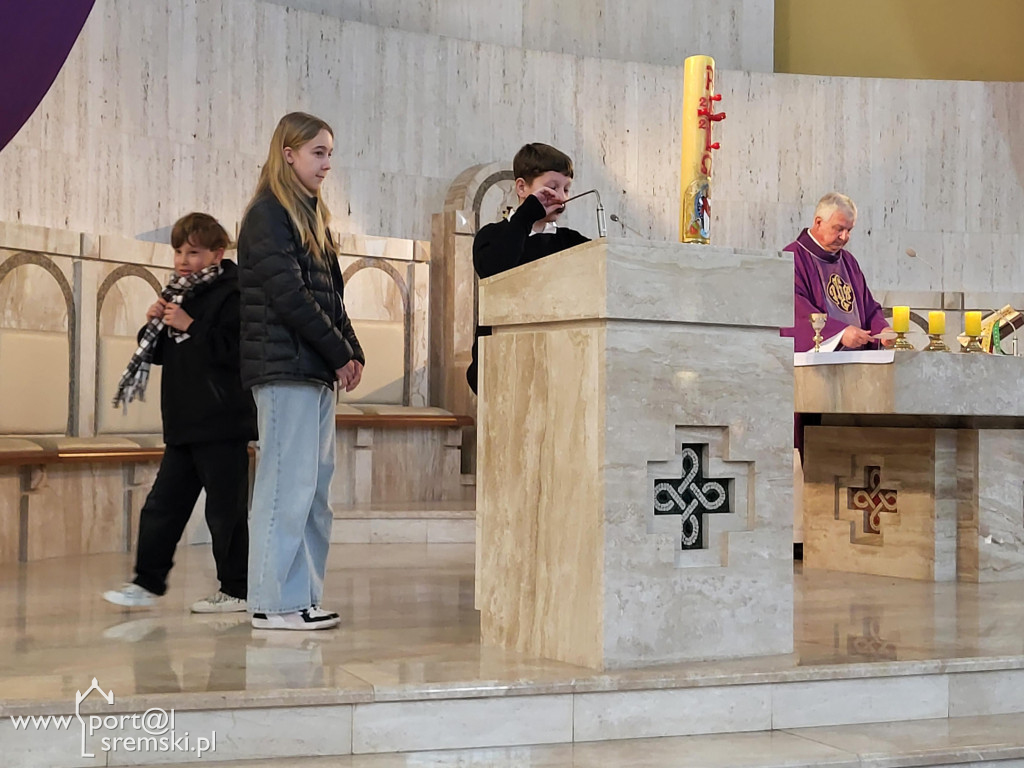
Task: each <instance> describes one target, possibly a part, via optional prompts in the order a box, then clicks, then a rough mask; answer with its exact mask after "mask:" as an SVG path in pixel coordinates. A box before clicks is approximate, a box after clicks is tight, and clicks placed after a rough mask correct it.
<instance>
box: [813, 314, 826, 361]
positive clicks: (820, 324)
mask: <svg viewBox="0 0 1024 768" xmlns="http://www.w3.org/2000/svg"><path fill="white" fill-rule="evenodd" d="M827 320H828V315H826V314H825V313H824V312H811V328H813V329H814V351H815V352H821V329H822V328H824V327H825V322H826V321H827Z"/></svg>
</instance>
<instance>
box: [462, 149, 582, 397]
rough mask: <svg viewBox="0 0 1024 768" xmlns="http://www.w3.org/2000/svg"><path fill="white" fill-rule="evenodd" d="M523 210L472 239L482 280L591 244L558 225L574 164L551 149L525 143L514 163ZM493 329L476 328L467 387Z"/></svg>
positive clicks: (473, 384)
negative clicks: (479, 352) (483, 342)
mask: <svg viewBox="0 0 1024 768" xmlns="http://www.w3.org/2000/svg"><path fill="white" fill-rule="evenodd" d="M512 172H513V174H515V177H516V182H515V183H516V195H517V196H518V197H519V207H518V208H516V210H515V211H514V212H513V213H512V215H511V216H509V217H508V218H507V219H506V220H505V221H499V222H495V223H494V224H488V225H487V226H485V227H483V228H481V230H480V231H479V232H477V233H476V237H475V238H474V239H473V268H474V269H475V270H476V274H477V277H479V278H481V279H483V278H485V277H491V276H492V275H497V274H499V273H500V272H505V271H506V270H509V269H512V268H513V267H518V266H519V265H520V264H526V263H528V262H531V261H536V260H537V259H541V258H543V257H545V256H550V255H551V254H553V253H558V252H559V251H564V250H565V249H567V248H572V247H573V246H575V245H580V244H581V243H586V242H588V238H586V237H584V236H583V235H581V234H580V233H579V232H577V231H576V230H575V229H569V228H568V227H559V226H558V225H557V224H556V222H557V220H558V217H559V216H560V215H561V213H562V211H564V210H565V202H566V200H568V198H569V188H570V187H571V186H572V176H573V170H572V160H571V159H570V157H569V156H568V155H566V154H565V153H564V152H560V151H559V150H557V149H555V148H554V147H552V146H549V145H547V144H539V143H534V144H526V145H524V146H523V147H522V148H521V149H520V150H519V151H518V152H516V156H515V158H514V159H513V160H512ZM490 335H491V329H490V328H489V327H487V326H483V327H481V326H479V325H478V326H477V329H476V339H474V341H473V362H472V363H471V364H470V366H469V368H468V369H466V379H467V380H468V381H469V388H470V389H472V390H473V392H474V393H475V392H476V387H477V347H478V344H479V339H480V337H481V336H490Z"/></svg>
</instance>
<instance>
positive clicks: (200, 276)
mask: <svg viewBox="0 0 1024 768" xmlns="http://www.w3.org/2000/svg"><path fill="white" fill-rule="evenodd" d="M223 271H224V268H223V267H222V266H221V265H220V263H219V262H218V263H216V264H211V265H210V266H208V267H206V268H204V269H201V270H200V271H198V272H193V273H192V274H190V275H174V276H173V277H172V278H171V280H170V282H168V283H167V287H165V288H164V289H163V291H161V292H160V298H162V299H164V300H165V301H172V302H174V303H175V304H181V303H182V302H183V301H184V300H185V299H186V298H187V297H188V295H189V294H190V293H192V291H194V290H195V288H196V286H198V285H201V284H203V283H212V282H213V281H214V280H216V279H217V278H218V277H220V274H221V272H223ZM164 328H165V326H164V320H163V318H162V317H154V318H152V319H151V320H150V321H149V322H148V323H146V327H145V328H144V329H143V331H142V338H141V339H140V340H139V346H138V349H136V350H135V352H134V354H132V359H131V360H129V361H128V367H127V368H125V369H124V373H123V374H121V381H120V382H119V383H118V385H117V394H115V395H114V407H115V408H117V406H119V405H124V407H125V408H127V407H128V403H130V402H131V401H132V400H134V399H135V398H136V397H137V398H139V400H145V399H146V398H145V394H146V384H147V383H149V368H150V366H151V365H152V364H153V352H154V349H155V347H156V342H157V339H159V338H160V332H161V331H162V330H163V329H164ZM167 333H168V335H170V336H171V338H173V339H174V340H175V341H184V340H185V339H187V338H188V334H187V333H184V332H183V331H179V330H178V329H177V328H167Z"/></svg>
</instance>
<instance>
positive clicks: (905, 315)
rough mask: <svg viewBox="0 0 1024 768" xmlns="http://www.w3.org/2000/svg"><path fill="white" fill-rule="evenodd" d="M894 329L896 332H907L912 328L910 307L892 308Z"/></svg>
mask: <svg viewBox="0 0 1024 768" xmlns="http://www.w3.org/2000/svg"><path fill="white" fill-rule="evenodd" d="M892 329H893V330H894V331H896V333H906V332H907V331H909V330H910V307H893V308H892Z"/></svg>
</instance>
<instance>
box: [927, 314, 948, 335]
mask: <svg viewBox="0 0 1024 768" xmlns="http://www.w3.org/2000/svg"><path fill="white" fill-rule="evenodd" d="M945 332H946V313H945V312H929V313H928V333H930V334H932V335H933V336H941V335H942V334H944V333H945Z"/></svg>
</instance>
